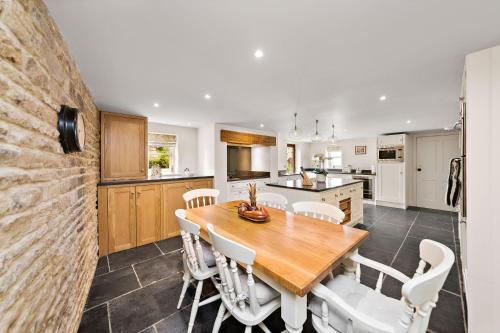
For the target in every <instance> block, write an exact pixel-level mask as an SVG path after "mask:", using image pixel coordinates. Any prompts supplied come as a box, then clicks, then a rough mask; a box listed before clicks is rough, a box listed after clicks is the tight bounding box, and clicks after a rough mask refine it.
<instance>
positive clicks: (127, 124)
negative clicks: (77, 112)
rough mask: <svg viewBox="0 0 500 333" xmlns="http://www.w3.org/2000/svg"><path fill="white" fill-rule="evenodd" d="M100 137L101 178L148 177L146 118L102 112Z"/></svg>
mask: <svg viewBox="0 0 500 333" xmlns="http://www.w3.org/2000/svg"><path fill="white" fill-rule="evenodd" d="M101 140H102V142H101V147H102V148H101V155H102V156H101V159H102V161H101V164H102V165H101V178H102V180H112V179H140V178H145V177H146V174H147V168H146V142H147V122H146V118H143V117H135V116H125V115H117V114H112V113H105V112H103V113H102V116H101Z"/></svg>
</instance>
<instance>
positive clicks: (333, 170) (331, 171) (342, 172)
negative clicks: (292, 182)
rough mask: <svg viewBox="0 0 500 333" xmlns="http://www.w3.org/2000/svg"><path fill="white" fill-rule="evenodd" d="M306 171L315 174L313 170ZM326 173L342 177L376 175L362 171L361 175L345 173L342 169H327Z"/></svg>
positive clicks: (369, 171) (353, 172) (368, 171)
mask: <svg viewBox="0 0 500 333" xmlns="http://www.w3.org/2000/svg"><path fill="white" fill-rule="evenodd" d="M304 171H307V172H313V171H314V169H313V168H305V169H304ZM326 171H327V172H328V173H330V174H341V175H354V176H375V175H376V173H372V171H371V170H361V173H357V172H356V171H351V172H344V171H342V170H341V169H326Z"/></svg>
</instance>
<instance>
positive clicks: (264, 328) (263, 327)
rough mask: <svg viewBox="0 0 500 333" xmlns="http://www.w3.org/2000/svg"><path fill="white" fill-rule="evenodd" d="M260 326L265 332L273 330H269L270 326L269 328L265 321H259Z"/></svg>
mask: <svg viewBox="0 0 500 333" xmlns="http://www.w3.org/2000/svg"><path fill="white" fill-rule="evenodd" d="M258 326H259V327H260V329H261V330H263V331H264V333H271V330H269V328H267V326H266V324H264V322H261V323H259V324H258Z"/></svg>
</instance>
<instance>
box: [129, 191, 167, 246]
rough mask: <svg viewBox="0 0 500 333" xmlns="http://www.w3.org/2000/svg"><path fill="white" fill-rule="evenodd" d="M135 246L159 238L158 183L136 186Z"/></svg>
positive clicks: (159, 204) (159, 209)
mask: <svg viewBox="0 0 500 333" xmlns="http://www.w3.org/2000/svg"><path fill="white" fill-rule="evenodd" d="M135 191H136V210H137V246H140V245H144V244H149V243H152V242H154V241H157V240H159V239H160V238H161V225H160V212H161V208H160V207H161V202H160V185H144V186H136V189H135Z"/></svg>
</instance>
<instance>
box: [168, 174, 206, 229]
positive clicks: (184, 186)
mask: <svg viewBox="0 0 500 333" xmlns="http://www.w3.org/2000/svg"><path fill="white" fill-rule="evenodd" d="M212 187H213V182H212V179H201V180H193V181H190V182H175V183H166V184H164V185H162V195H163V198H162V207H163V209H162V210H163V222H162V238H169V237H174V236H177V235H179V234H180V229H179V224H178V223H177V219H176V217H175V211H176V210H177V209H181V208H182V209H184V208H186V203H185V202H184V199H183V198H182V195H183V194H184V193H186V192H188V191H191V190H195V189H200V188H212Z"/></svg>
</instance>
